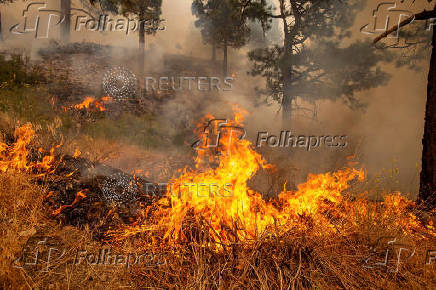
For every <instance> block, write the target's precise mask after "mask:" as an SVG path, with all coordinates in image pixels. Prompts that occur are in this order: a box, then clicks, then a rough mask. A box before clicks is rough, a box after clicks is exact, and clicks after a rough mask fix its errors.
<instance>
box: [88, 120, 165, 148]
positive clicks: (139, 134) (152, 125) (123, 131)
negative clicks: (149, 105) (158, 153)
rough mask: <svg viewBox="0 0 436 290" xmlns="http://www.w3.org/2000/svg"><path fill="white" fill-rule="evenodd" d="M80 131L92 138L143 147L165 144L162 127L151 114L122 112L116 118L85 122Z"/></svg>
mask: <svg viewBox="0 0 436 290" xmlns="http://www.w3.org/2000/svg"><path fill="white" fill-rule="evenodd" d="M82 131H83V132H84V133H85V134H88V135H90V136H91V137H93V138H105V139H108V140H118V141H120V140H121V141H125V142H127V143H129V144H137V145H140V146H144V147H147V148H148V147H153V146H162V145H163V144H165V142H164V140H163V136H164V135H166V134H165V132H166V131H165V130H164V129H162V128H161V129H159V124H158V123H157V122H155V121H154V120H153V117H152V116H151V115H145V116H135V115H132V114H129V113H125V114H122V115H121V116H120V117H119V118H117V120H111V119H107V118H102V119H99V120H97V121H95V122H94V123H91V124H87V125H86V126H85V127H84V128H82Z"/></svg>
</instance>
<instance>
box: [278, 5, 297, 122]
mask: <svg viewBox="0 0 436 290" xmlns="http://www.w3.org/2000/svg"><path fill="white" fill-rule="evenodd" d="M280 14H281V18H282V21H283V31H284V36H285V37H284V43H283V47H284V52H283V59H282V61H281V65H280V70H281V73H282V76H283V97H282V127H283V129H290V126H291V120H292V100H293V99H294V98H293V96H292V85H291V83H292V60H291V58H292V49H293V48H292V35H291V32H290V31H289V28H288V22H287V20H286V11H285V6H284V1H283V0H281V1H280Z"/></svg>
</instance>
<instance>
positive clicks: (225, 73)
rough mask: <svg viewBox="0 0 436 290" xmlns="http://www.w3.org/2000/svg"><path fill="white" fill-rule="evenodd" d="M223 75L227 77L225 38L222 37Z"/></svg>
mask: <svg viewBox="0 0 436 290" xmlns="http://www.w3.org/2000/svg"><path fill="white" fill-rule="evenodd" d="M223 50H224V57H223V77H225V78H226V77H227V38H226V39H224V47H223Z"/></svg>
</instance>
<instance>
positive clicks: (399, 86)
mask: <svg viewBox="0 0 436 290" xmlns="http://www.w3.org/2000/svg"><path fill="white" fill-rule="evenodd" d="M378 2H379V1H375V0H371V1H368V4H367V6H366V9H365V10H363V11H361V12H360V13H359V14H358V15H357V18H356V19H355V24H354V26H353V29H352V35H353V37H352V40H356V39H362V40H366V39H368V38H369V39H370V38H371V37H370V36H368V35H364V34H362V33H361V32H360V27H362V26H363V25H364V24H366V23H368V22H369V21H370V18H371V11H372V9H374V7H375V6H376V3H378ZM28 3H29V2H28V1H27V2H15V3H12V4H9V5H2V6H1V9H2V26H3V31H4V35H3V36H4V40H5V41H4V42H3V43H2V44H1V49H2V50H8V49H9V50H11V49H13V50H16V51H19V50H23V51H25V52H26V54H27V55H29V56H31V58H32V59H38V57H39V56H38V53H37V52H38V51H39V49H40V48H43V47H47V46H48V45H49V44H50V40H51V39H54V40H59V33H60V32H59V27H52V28H51V29H52V30H51V31H50V32H51V33H50V34H51V37H50V39H42V40H39V39H37V40H35V39H34V36H33V35H30V34H29V35H14V34H11V33H10V32H9V28H10V27H11V26H12V25H13V24H16V23H22V17H21V13H22V11H23V9H24V7H25V6H26V5H27V4H28ZM59 3H60V1H48V4H49V6H48V7H51V8H53V9H59ZM406 4H407V3H406ZM409 4H410V3H409ZM410 5H411V4H410ZM72 6H73V7H81V2H80V1H72ZM413 7H415V6H413ZM162 9H163V15H162V18H163V19H165V22H164V25H165V27H166V29H165V30H164V31H159V32H158V33H157V34H156V35H155V36H149V35H147V36H146V67H145V73H146V74H151V75H156V76H159V75H160V74H166V75H162V76H168V77H170V76H172V75H168V73H169V72H168V70H169V68H168V67H167V66H166V64H165V60H168V59H169V58H171V57H180V58H181V59H183V58H185V59H186V61H188V63H189V61H191V60H192V62H193V63H191V64H190V65H192V67H194V66H195V65H197V64H196V63H195V62H197V61H198V63H203V62H204V63H206V64H207V63H209V64H211V62H210V59H211V51H212V49H211V47H210V46H208V45H205V44H203V41H202V39H201V34H200V31H199V29H197V28H196V27H195V25H194V21H195V17H194V16H192V14H191V1H189V0H183V1H181V0H180V1H179V0H167V1H166V0H164V1H163V8H162ZM414 9H416V10H419V8H414ZM273 25H274V29H273V30H272V31H270V32H268V34H267V36H266V38H265V39H264V40H263V41H264V43H263V44H264V45H265V46H268V45H271V44H272V43H273V42H278V43H280V41H281V39H280V38H281V35H280V29H281V27H280V26H278V23H277V22H275V23H273ZM72 26H74V24H73V23H72ZM252 30H253V31H255V36H254V37H253V41H251V42H250V44H249V45H248V46H247V47H245V48H242V49H239V50H235V49H232V48H229V74H232V75H233V76H234V82H233V89H232V91H229V92H223V91H219V92H210V93H203V92H201V93H200V92H198V91H195V90H193V91H182V92H178V93H176V97H175V98H174V99H172V100H171V101H169V102H168V103H167V104H166V105H165V106H164V109H163V112H162V114H161V115H159V117H158V120H161V121H162V122H165V123H166V124H167V126H168V130H169V134H172V135H173V134H177V130H181V129H183V124H186V127H189V126H190V125H191V126H192V122H194V121H198V117H199V116H202V115H204V114H205V113H211V114H212V115H214V116H215V117H217V118H227V117H231V104H232V103H238V104H240V105H241V107H243V108H244V109H246V110H247V111H248V112H249V115H248V116H247V117H246V122H245V127H246V129H247V132H248V138H249V139H250V140H252V141H253V143H255V142H256V137H257V132H259V131H268V132H271V133H275V134H279V132H280V123H281V114H280V112H279V111H280V106H279V105H278V104H277V103H272V104H271V105H269V106H267V105H264V104H261V105H256V102H257V101H258V100H257V99H256V97H255V88H256V87H258V88H264V85H265V81H264V79H262V78H260V77H252V76H249V75H247V71H249V70H250V68H251V64H250V62H249V60H248V57H247V52H248V51H249V50H250V49H252V48H255V47H257V46H256V45H257V44H262V37H263V36H262V33H261V31H260V27H259V25H258V24H253V25H252ZM71 42H79V43H80V42H92V43H96V44H100V45H108V46H110V47H111V51H110V54H108V55H106V56H104V57H106V58H107V62H108V64H110V65H123V66H125V67H127V68H129V69H131V70H132V71H134V72H137V66H136V64H137V62H136V57H137V47H138V35H137V33H133V34H130V35H125V33H122V32H105V33H101V32H85V31H81V32H74V31H73V32H72V33H71ZM217 59H218V63H217V64H216V67H214V65H212V64H211V65H210V67H205V68H204V72H197V73H198V74H201V73H204V74H207V75H205V76H211V75H213V74H216V75H217V76H220V75H219V74H220V68H221V60H222V50H220V49H218V50H217ZM344 65H346V64H344ZM192 67H189V66H187V67H185V68H183V70H185V71H187V72H188V71H190V69H192ZM382 68H383V70H385V71H387V72H389V73H390V74H391V76H392V78H391V80H390V81H389V83H388V85H387V86H383V87H379V88H376V89H371V90H368V91H364V92H361V93H359V98H361V100H363V101H365V102H366V103H367V104H368V106H367V108H366V110H355V111H353V110H351V109H349V108H348V107H346V106H345V105H344V104H343V103H341V102H340V101H336V102H333V101H328V100H326V101H319V102H317V115H316V118H313V114H312V115H311V114H309V115H308V116H298V117H296V118H295V120H294V122H293V124H292V128H289V130H291V129H292V131H293V132H295V134H302V135H312V134H313V135H321V134H325V135H336V134H338V135H346V136H348V139H347V141H348V146H347V148H345V149H343V150H342V151H341V150H339V151H338V150H336V151H335V150H327V149H319V150H318V149H317V150H314V151H311V152H307V151H306V150H304V149H291V148H284V149H280V150H271V149H267V148H266V149H260V150H261V151H262V152H263V153H265V154H266V155H265V158H266V159H267V160H269V161H271V162H273V163H274V162H277V163H279V166H280V167H283V168H285V171H286V169H287V172H286V174H288V178H289V179H291V178H292V179H293V180H290V184H291V185H292V184H298V183H299V182H301V181H303V180H305V178H306V174H307V173H309V172H313V173H319V172H324V171H327V170H332V169H334V168H337V167H341V166H343V165H344V162H345V157H346V156H348V155H352V154H354V155H356V158H357V160H358V161H360V162H361V164H362V166H364V167H365V168H366V169H367V170H368V173H369V175H372V176H374V175H375V174H377V173H380V172H381V171H382V170H383V169H387V170H391V169H392V168H393V167H397V168H398V169H399V176H398V179H399V181H400V184H399V185H398V188H397V189H399V190H402V191H405V192H409V191H410V192H412V193H416V192H417V189H418V183H419V179H417V174H418V173H419V170H418V168H420V157H421V150H422V145H421V139H422V135H423V124H424V109H425V99H426V82H427V71H428V67H427V65H426V64H425V62H424V63H423V64H422V70H421V71H420V72H415V71H411V70H409V69H407V68H396V67H394V66H393V65H383V67H382ZM174 74H175V75H174V76H179V75H178V74H179V72H175V73H174ZM96 79H97V80H96V82H98V81H99V80H98V79H99V78H98V77H96ZM301 106H303V107H308V108H312V107H311V105H309V104H305V103H302V102H301ZM192 138H193V139H194V138H195V136H192ZM183 146H186V145H183Z"/></svg>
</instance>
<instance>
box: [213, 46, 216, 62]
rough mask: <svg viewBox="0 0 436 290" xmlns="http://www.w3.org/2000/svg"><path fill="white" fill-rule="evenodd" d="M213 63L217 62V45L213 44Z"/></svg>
mask: <svg viewBox="0 0 436 290" xmlns="http://www.w3.org/2000/svg"><path fill="white" fill-rule="evenodd" d="M212 61H213V63H215V62H216V44H215V43H214V44H212Z"/></svg>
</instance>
